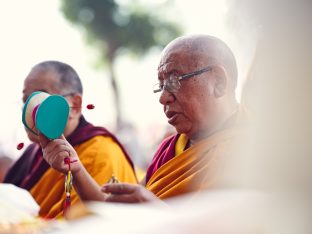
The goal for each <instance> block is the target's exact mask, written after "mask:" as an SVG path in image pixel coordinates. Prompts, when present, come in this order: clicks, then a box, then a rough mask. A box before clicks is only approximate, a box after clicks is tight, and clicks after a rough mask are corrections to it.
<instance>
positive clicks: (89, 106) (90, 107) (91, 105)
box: [87, 104, 95, 110]
mask: <svg viewBox="0 0 312 234" xmlns="http://www.w3.org/2000/svg"><path fill="white" fill-rule="evenodd" d="M94 108H95V106H94V105H93V104H88V105H87V109H88V110H92V109H94Z"/></svg>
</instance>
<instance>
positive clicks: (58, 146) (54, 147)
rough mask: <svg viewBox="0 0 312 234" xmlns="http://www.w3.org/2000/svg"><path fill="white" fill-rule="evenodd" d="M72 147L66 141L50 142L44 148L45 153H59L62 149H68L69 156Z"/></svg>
mask: <svg viewBox="0 0 312 234" xmlns="http://www.w3.org/2000/svg"><path fill="white" fill-rule="evenodd" d="M70 150H71V149H70V147H69V146H68V145H67V144H66V143H64V142H60V143H59V142H50V143H49V144H48V145H47V146H46V148H45V149H43V151H44V154H47V155H50V154H57V153H59V152H62V151H66V152H67V153H68V156H69V155H70Z"/></svg>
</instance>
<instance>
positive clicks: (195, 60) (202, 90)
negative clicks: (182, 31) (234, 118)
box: [158, 47, 215, 138]
mask: <svg viewBox="0 0 312 234" xmlns="http://www.w3.org/2000/svg"><path fill="white" fill-rule="evenodd" d="M209 65H210V64H209V61H208V60H207V59H205V58H202V57H201V56H196V55H194V54H192V52H191V51H189V50H187V49H184V48H183V47H182V48H181V47H173V48H171V49H167V50H166V51H165V52H164V53H163V55H162V58H161V61H160V65H159V67H158V79H159V82H160V83H162V82H164V81H165V80H166V79H169V77H170V75H171V74H175V75H177V76H179V75H184V74H187V73H191V72H194V71H197V70H200V69H202V68H204V67H207V66H209ZM211 76H213V70H211V71H209V72H205V73H202V74H201V75H197V76H194V77H191V78H188V79H185V80H181V81H180V84H181V86H180V88H179V89H178V90H177V91H176V92H170V91H168V90H166V89H164V90H163V91H162V93H161V96H160V98H159V101H160V103H161V104H162V105H163V108H164V112H165V115H166V116H167V118H168V123H169V124H171V125H173V126H174V127H175V128H176V130H177V132H178V133H185V134H186V135H187V136H188V137H189V138H192V137H195V136H196V135H197V134H200V133H201V132H202V131H203V132H204V131H209V128H211V126H210V125H211V122H213V121H212V120H213V116H214V106H215V102H214V101H215V100H214V99H215V98H214V96H213V84H212V82H211V81H210V77H211Z"/></svg>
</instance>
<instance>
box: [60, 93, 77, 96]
mask: <svg viewBox="0 0 312 234" xmlns="http://www.w3.org/2000/svg"><path fill="white" fill-rule="evenodd" d="M75 94H76V93H75V92H71V93H66V94H61V96H63V97H70V96H73V95H75Z"/></svg>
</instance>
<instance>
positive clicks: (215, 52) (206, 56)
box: [159, 35, 237, 89]
mask: <svg viewBox="0 0 312 234" xmlns="http://www.w3.org/2000/svg"><path fill="white" fill-rule="evenodd" d="M181 51H183V56H186V57H189V58H190V60H192V61H194V63H193V66H194V67H198V68H199V67H202V66H207V65H208V64H218V65H221V66H223V67H224V69H225V71H226V72H227V75H228V76H229V81H231V83H232V87H233V89H235V88H236V83H237V65H236V60H235V57H234V55H233V52H232V51H231V49H230V48H229V47H228V46H227V45H226V44H225V43H224V42H223V41H221V40H220V39H218V38H216V37H213V36H209V35H192V36H183V37H179V38H177V39H175V40H173V41H172V42H170V43H169V44H168V45H167V47H166V48H165V49H164V50H163V53H162V59H161V61H160V65H159V67H161V66H163V65H164V64H165V63H168V59H170V58H168V55H170V56H172V53H177V54H181Z"/></svg>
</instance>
